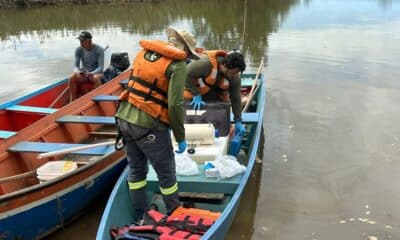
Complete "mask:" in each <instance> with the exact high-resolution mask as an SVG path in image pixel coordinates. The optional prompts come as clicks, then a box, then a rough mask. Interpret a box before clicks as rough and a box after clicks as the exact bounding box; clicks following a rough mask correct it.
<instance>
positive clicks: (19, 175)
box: [0, 170, 36, 184]
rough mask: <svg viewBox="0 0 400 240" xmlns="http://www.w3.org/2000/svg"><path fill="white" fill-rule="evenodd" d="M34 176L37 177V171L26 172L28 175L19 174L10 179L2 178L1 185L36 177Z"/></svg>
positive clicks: (0, 179)
mask: <svg viewBox="0 0 400 240" xmlns="http://www.w3.org/2000/svg"><path fill="white" fill-rule="evenodd" d="M34 176H36V170H35V171H30V172H26V173H21V174H17V175H14V176H10V177H5V178H0V184H3V183H6V182H11V181H15V180H20V179H24V178H27V177H34Z"/></svg>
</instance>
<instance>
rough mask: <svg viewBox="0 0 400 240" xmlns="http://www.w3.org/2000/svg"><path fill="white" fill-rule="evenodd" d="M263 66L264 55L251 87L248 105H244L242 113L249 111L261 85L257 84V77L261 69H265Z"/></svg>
mask: <svg viewBox="0 0 400 240" xmlns="http://www.w3.org/2000/svg"><path fill="white" fill-rule="evenodd" d="M263 67H264V57H262V58H261V62H260V66H259V67H258V70H257V73H256V77H255V78H254V81H253V85H252V86H251V89H250V93H249V99H248V101H247V102H246V105H245V106H244V107H243V110H242V113H245V112H247V109H248V108H249V106H250V103H251V100H252V99H253V97H254V96H255V95H256V92H257V90H258V87H259V85H257V79H258V77H259V76H260V73H261V70H262V69H263ZM256 86H257V87H256Z"/></svg>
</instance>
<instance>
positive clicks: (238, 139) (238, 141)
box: [228, 134, 243, 157]
mask: <svg viewBox="0 0 400 240" xmlns="http://www.w3.org/2000/svg"><path fill="white" fill-rule="evenodd" d="M242 140H243V136H241V135H239V134H237V135H235V136H233V138H232V140H231V143H230V145H229V150H228V154H229V155H232V156H235V157H237V156H238V154H239V152H240V148H241V147H242Z"/></svg>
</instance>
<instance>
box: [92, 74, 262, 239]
mask: <svg viewBox="0 0 400 240" xmlns="http://www.w3.org/2000/svg"><path fill="white" fill-rule="evenodd" d="M256 76H257V83H258V84H257V86H259V87H258V88H256V89H257V91H255V95H254V96H255V97H254V98H253V100H252V101H251V104H250V108H249V111H248V112H245V113H243V116H242V117H243V121H244V123H245V124H246V128H247V130H248V132H247V135H246V136H247V137H246V138H243V145H242V149H244V150H245V152H246V154H245V163H246V164H247V168H246V171H245V172H244V173H243V174H241V175H237V176H235V177H232V178H229V179H216V178H206V177H205V176H204V172H203V173H201V174H200V175H195V176H178V184H179V190H180V191H181V192H196V193H218V194H219V195H221V194H223V197H222V198H221V199H220V200H219V201H217V202H215V201H210V202H204V201H202V202H195V206H196V208H202V209H207V210H212V211H219V212H222V215H221V216H220V217H219V219H218V220H217V221H216V222H215V223H214V224H213V226H212V227H211V228H210V229H209V230H208V231H207V232H206V233H205V235H204V236H203V237H202V239H224V236H225V234H226V233H227V231H228V229H229V227H230V225H231V222H232V220H233V218H234V216H235V213H236V210H237V207H238V204H239V202H240V199H241V197H242V193H243V190H244V188H245V186H246V183H247V181H248V180H249V177H250V174H251V171H252V169H253V166H254V163H255V161H256V158H257V149H258V147H259V143H260V137H261V135H262V131H263V129H262V124H263V112H264V102H265V92H266V89H265V84H264V77H263V75H258V74H244V75H243V76H242V87H243V88H244V89H243V90H244V91H246V89H247V90H249V89H250V86H252V83H253V79H255V78H256ZM127 174H128V172H127V169H125V170H124V172H123V173H122V175H121V176H120V178H119V179H118V181H117V183H116V185H115V187H114V189H113V191H112V193H111V195H110V198H109V200H108V202H107V205H106V208H105V211H104V213H103V216H102V219H101V222H100V225H99V229H98V232H97V236H96V239H97V240H109V239H112V238H111V235H110V229H111V227H115V226H119V227H122V226H124V225H126V224H130V223H132V219H133V215H132V214H133V208H132V204H131V200H130V197H129V193H128V186H127V181H126V179H127ZM147 191H148V196H149V197H150V198H153V199H155V197H154V196H157V194H158V193H159V189H158V184H157V178H156V174H155V172H154V170H153V169H152V168H151V167H150V169H149V173H148V175H147Z"/></svg>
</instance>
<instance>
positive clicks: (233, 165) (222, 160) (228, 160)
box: [212, 155, 246, 178]
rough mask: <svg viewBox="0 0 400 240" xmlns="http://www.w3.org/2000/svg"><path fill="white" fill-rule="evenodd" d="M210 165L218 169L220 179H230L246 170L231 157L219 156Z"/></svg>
mask: <svg viewBox="0 0 400 240" xmlns="http://www.w3.org/2000/svg"><path fill="white" fill-rule="evenodd" d="M212 163H213V164H214V166H215V167H216V168H217V169H218V172H219V176H220V177H221V178H230V177H233V176H235V175H237V174H240V173H242V172H244V171H245V170H246V167H245V166H243V165H241V164H240V163H239V162H238V161H237V160H236V158H235V157H234V156H231V155H220V156H218V157H217V159H216V160H215V161H213V162H212Z"/></svg>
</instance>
